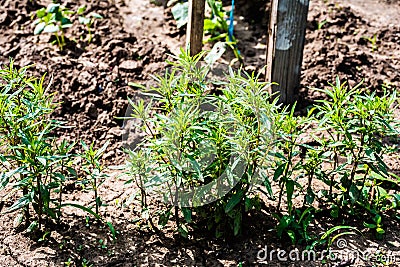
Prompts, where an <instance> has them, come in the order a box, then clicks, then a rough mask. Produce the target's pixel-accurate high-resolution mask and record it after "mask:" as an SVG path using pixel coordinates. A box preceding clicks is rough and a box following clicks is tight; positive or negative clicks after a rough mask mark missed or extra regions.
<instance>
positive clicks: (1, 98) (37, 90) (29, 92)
mask: <svg viewBox="0 0 400 267" xmlns="http://www.w3.org/2000/svg"><path fill="white" fill-rule="evenodd" d="M27 69H28V67H24V68H21V69H19V70H18V69H16V68H14V64H13V61H11V62H10V64H9V65H8V66H6V67H5V68H3V69H1V70H0V81H1V84H0V162H1V166H2V167H1V176H0V190H6V192H8V194H7V195H6V199H8V198H16V197H18V195H20V194H22V196H20V197H19V199H18V200H17V201H16V202H15V203H14V204H13V205H12V206H11V207H9V208H8V209H7V211H6V212H13V211H17V210H21V209H22V210H23V211H24V213H23V214H20V215H18V216H16V218H15V226H19V225H21V223H22V222H23V221H25V222H26V223H27V224H28V225H29V223H30V225H29V227H28V231H34V230H36V229H40V228H41V227H42V225H43V217H44V216H47V217H48V218H51V219H59V218H60V216H61V210H60V205H61V202H62V191H63V185H64V183H65V182H66V181H67V180H69V179H70V178H71V177H74V176H75V175H76V172H75V170H74V169H73V168H72V159H73V155H72V154H71V150H72V148H73V146H74V144H68V143H67V142H66V141H62V142H61V143H58V142H56V139H54V138H53V137H52V135H51V132H52V131H53V130H54V129H56V128H57V127H60V126H61V125H62V123H61V122H59V121H57V120H54V119H51V118H50V114H51V113H52V112H53V111H54V109H55V107H56V104H54V103H53V94H49V93H48V89H49V87H45V86H44V76H43V77H42V78H41V79H36V78H31V77H26V71H27ZM49 86H50V84H49ZM4 200H5V199H3V201H4ZM30 207H32V208H33V210H34V212H35V214H36V216H35V217H32V218H31V217H30V212H29V208H30Z"/></svg>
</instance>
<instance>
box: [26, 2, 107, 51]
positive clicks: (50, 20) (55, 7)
mask: <svg viewBox="0 0 400 267" xmlns="http://www.w3.org/2000/svg"><path fill="white" fill-rule="evenodd" d="M85 12H86V6H85V5H83V6H80V7H78V9H77V10H76V12H75V11H73V10H69V9H68V8H66V7H64V6H62V5H61V4H56V3H51V4H49V5H48V6H47V8H41V9H39V10H37V11H36V18H37V19H36V20H35V21H34V22H33V24H34V25H35V30H34V34H35V35H36V34H41V33H52V34H54V36H55V37H56V41H55V42H56V43H57V45H58V47H59V48H60V50H63V48H64V46H65V45H66V42H65V31H66V30H67V29H68V28H71V27H72V26H73V21H74V20H73V19H74V18H75V17H76V15H77V16H78V21H79V23H80V24H82V25H85V27H86V30H87V31H88V34H89V37H88V43H90V42H91V41H92V38H93V36H92V26H93V23H94V22H95V20H96V19H102V18H103V16H101V15H100V14H97V13H95V12H90V13H89V14H87V15H85Z"/></svg>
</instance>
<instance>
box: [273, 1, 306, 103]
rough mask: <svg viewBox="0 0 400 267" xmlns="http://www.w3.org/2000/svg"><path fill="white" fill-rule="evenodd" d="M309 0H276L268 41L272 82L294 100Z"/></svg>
mask: <svg viewBox="0 0 400 267" xmlns="http://www.w3.org/2000/svg"><path fill="white" fill-rule="evenodd" d="M309 4H310V1H309V0H272V4H271V16H270V23H269V29H268V35H269V36H268V43H267V73H266V78H267V81H268V82H276V83H278V84H279V85H274V86H272V91H273V92H279V94H280V102H282V103H286V104H291V103H293V102H294V101H295V100H296V99H295V96H296V93H297V90H298V88H299V85H300V75H301V64H302V61H303V49H304V40H305V30H306V25H307V14H308V7H309Z"/></svg>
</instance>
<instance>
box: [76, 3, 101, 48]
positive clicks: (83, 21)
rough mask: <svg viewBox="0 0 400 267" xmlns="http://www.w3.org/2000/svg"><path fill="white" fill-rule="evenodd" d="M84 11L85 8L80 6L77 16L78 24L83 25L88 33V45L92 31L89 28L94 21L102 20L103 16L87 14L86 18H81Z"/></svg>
mask: <svg viewBox="0 0 400 267" xmlns="http://www.w3.org/2000/svg"><path fill="white" fill-rule="evenodd" d="M85 11H86V6H84V5H83V6H80V7H79V8H78V11H77V14H78V15H79V17H78V20H79V23H80V24H83V25H85V26H86V28H87V30H88V33H89V40H88V42H89V43H90V42H91V41H92V31H91V27H92V25H93V23H94V21H95V19H103V16H102V15H100V14H97V13H95V12H91V13H89V15H87V16H83V13H84V12H85Z"/></svg>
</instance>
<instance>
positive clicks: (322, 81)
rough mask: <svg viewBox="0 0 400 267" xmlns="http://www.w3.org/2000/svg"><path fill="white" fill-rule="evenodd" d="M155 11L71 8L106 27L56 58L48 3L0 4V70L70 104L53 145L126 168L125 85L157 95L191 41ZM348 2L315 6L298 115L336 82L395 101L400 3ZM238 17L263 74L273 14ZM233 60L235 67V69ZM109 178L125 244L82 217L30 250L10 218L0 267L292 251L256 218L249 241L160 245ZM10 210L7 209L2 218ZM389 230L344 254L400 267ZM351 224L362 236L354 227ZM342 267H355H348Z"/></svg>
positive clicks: (112, 208) (242, 37) (74, 194)
mask: <svg viewBox="0 0 400 267" xmlns="http://www.w3.org/2000/svg"><path fill="white" fill-rule="evenodd" d="M78 2H79V3H78ZM149 2H150V1H148V0H131V1H123V0H115V1H83V0H80V1H65V2H63V3H64V4H65V5H66V6H67V7H69V8H76V7H77V6H79V5H81V4H85V5H87V6H88V10H89V11H94V12H96V13H99V14H101V15H102V16H103V17H104V19H102V20H97V21H96V22H95V25H94V33H93V40H92V42H91V43H90V44H88V43H87V42H86V41H84V40H85V38H87V36H86V32H85V31H83V30H82V28H75V27H73V28H72V29H70V31H68V34H67V37H68V38H67V44H66V47H65V48H64V50H63V51H59V49H58V48H57V47H56V46H54V45H51V44H49V38H50V36H49V35H33V29H34V26H33V25H32V21H31V19H30V16H31V14H32V12H34V11H36V10H37V9H39V8H40V7H42V6H41V4H42V5H43V6H45V5H47V4H48V2H46V1H10V0H2V1H0V3H1V9H0V11H1V13H0V62H2V63H3V64H5V63H8V60H9V57H12V58H13V59H14V60H15V64H16V65H17V66H20V67H22V66H26V65H30V64H34V66H33V67H32V68H31V69H30V73H31V74H33V75H36V76H40V75H42V74H44V73H48V75H47V78H46V81H47V82H48V81H50V78H51V77H52V78H53V82H52V85H51V87H50V88H51V89H50V90H51V91H52V92H56V98H55V99H56V101H59V102H62V105H61V107H60V108H58V109H57V110H56V113H55V115H54V118H57V119H60V120H63V121H66V122H67V125H69V126H72V128H67V129H61V130H58V131H57V133H56V135H58V136H63V137H66V138H68V139H70V140H77V139H83V140H85V141H86V142H88V143H91V142H92V141H97V146H98V147H100V146H101V145H103V144H104V143H105V142H106V141H107V140H108V141H110V142H111V144H110V146H109V147H108V149H107V151H106V152H105V157H104V158H105V164H106V165H107V166H113V165H118V164H122V163H123V162H124V159H125V155H124V153H123V151H122V147H123V142H122V139H123V133H124V129H123V128H122V127H123V124H124V122H123V120H120V119H117V117H122V116H124V115H125V113H126V111H127V108H128V101H127V98H128V97H129V98H133V99H138V98H139V97H140V94H139V93H140V89H138V88H136V87H131V86H129V84H128V83H129V82H135V83H138V84H143V85H145V86H147V85H149V84H150V83H151V78H150V75H152V74H159V73H163V71H164V70H165V68H166V66H167V64H166V63H165V60H166V59H169V56H168V54H169V53H177V52H178V51H179V47H180V46H183V45H184V31H183V30H181V31H180V30H177V29H176V27H175V22H174V21H173V19H172V15H171V13H170V9H166V10H164V9H163V7H160V6H155V5H153V4H150V3H149ZM259 2H262V1H259ZM349 2H350V3H347V1H315V2H314V1H312V3H311V10H310V13H309V21H308V26H307V37H306V38H307V40H306V45H305V51H304V60H303V70H304V71H303V75H302V80H301V88H300V94H299V97H298V99H299V105H298V106H299V108H298V113H299V114H302V113H304V110H305V108H306V107H307V106H308V105H309V104H310V103H312V102H313V101H314V100H316V99H321V98H323V96H322V95H321V93H319V92H317V91H313V90H310V89H309V88H313V87H317V88H322V87H325V86H327V85H328V82H334V80H335V77H336V75H338V76H339V77H340V78H341V79H342V80H347V81H348V82H349V84H350V85H355V84H357V83H358V82H360V81H361V80H362V79H364V86H365V88H366V91H369V92H372V91H376V92H378V93H382V88H383V87H382V86H384V87H386V88H387V89H388V90H396V89H397V88H399V87H400V26H399V25H400V15H399V14H400V8H399V6H398V5H397V3H396V2H395V1H378V0H376V1H372V0H370V2H371V5H374V6H375V7H376V8H375V9H373V8H368V9H366V8H363V6H362V5H360V3H359V2H363V1H349ZM383 2H384V3H383ZM378 7H379V8H380V9H379V12H377V10H378V9H377V8H378ZM237 9H238V13H239V14H237V18H238V25H237V26H236V32H235V34H236V37H237V38H238V40H239V44H238V49H239V50H240V51H241V52H242V54H243V55H244V61H245V66H246V69H247V70H258V69H259V68H261V67H263V65H264V62H265V49H266V48H265V45H264V44H265V43H266V32H265V29H267V27H266V23H267V21H266V12H267V10H268V8H267V5H265V4H259V6H257V5H254V6H249V5H248V4H246V1H239V3H238V8H237ZM393 10H396V12H394V13H393ZM393 14H397V15H395V16H393ZM388 16H390V17H388ZM374 36H376V41H374ZM81 37H82V38H83V40H81V39H80V38H81ZM225 60H226V61H227V62H229V61H230V60H231V58H229V56H228V58H225ZM396 113H397V114H398V111H396ZM387 164H388V166H389V167H390V168H391V171H393V172H395V173H397V174H399V161H398V157H393V158H390V159H389V160H388V162H387ZM109 172H110V173H111V174H110V175H111V178H109V179H108V180H107V181H106V182H105V184H104V185H103V186H102V187H101V188H100V194H101V195H102V196H103V202H105V203H108V206H105V207H102V210H101V212H102V213H103V215H104V217H106V218H107V220H109V221H112V222H113V224H114V227H115V228H116V230H117V231H118V233H119V234H118V239H117V240H116V242H115V243H113V242H112V238H111V237H110V233H109V230H108V228H106V227H104V226H102V225H100V224H97V223H96V222H92V221H89V222H87V221H86V220H85V218H86V217H85V216H86V214H84V213H83V212H80V211H77V210H76V209H70V208H68V209H65V215H64V217H63V219H62V223H61V224H60V225H54V226H52V227H53V228H54V229H55V230H54V231H53V232H52V233H51V238H48V239H46V240H45V241H44V242H39V243H37V241H36V240H37V239H38V237H36V239H35V238H33V239H32V238H31V237H29V235H27V234H26V233H23V232H17V231H15V230H11V229H13V226H12V225H13V218H14V214H5V215H2V216H1V217H0V236H1V237H0V266H64V265H67V264H66V262H68V261H69V259H70V262H71V266H84V265H83V264H84V263H85V262H89V263H90V264H93V266H158V265H162V266H171V265H184V266H238V264H240V263H242V264H243V266H254V265H257V264H259V263H258V261H257V254H258V252H259V251H260V250H261V249H263V248H264V247H265V246H268V249H271V250H272V249H278V248H280V249H287V251H288V250H289V248H292V247H290V246H289V245H288V244H290V241H288V240H283V241H282V240H280V239H278V238H277V237H276V234H275V233H274V232H273V231H272V229H274V227H275V224H276V222H275V221H274V220H273V219H272V217H271V215H270V213H268V214H267V212H266V211H264V212H254V213H252V214H251V215H250V216H249V217H248V218H246V219H244V225H245V228H244V231H243V235H242V236H241V237H238V238H231V239H227V240H218V239H215V238H214V237H213V236H203V237H201V238H200V239H193V240H191V239H189V240H185V239H179V238H177V236H176V234H175V232H174V231H173V230H172V228H169V227H167V228H166V230H165V236H164V237H163V238H161V237H159V236H157V235H154V234H153V233H151V232H150V231H149V229H147V228H146V227H141V225H140V223H138V221H137V218H138V217H140V212H139V208H138V207H135V206H129V205H128V206H124V205H122V204H121V203H123V202H124V201H126V200H127V199H129V196H130V193H131V192H132V188H129V187H127V186H126V185H124V182H125V180H126V179H127V178H126V177H125V176H122V177H119V176H118V175H119V174H120V173H121V172H120V171H111V170H109ZM0 196H2V195H0ZM67 199H68V200H69V201H78V200H79V202H80V203H85V204H88V203H89V202H90V197H88V195H87V194H86V193H84V192H82V190H80V189H78V188H76V187H72V188H68V196H67ZM11 204H12V201H11V200H10V201H9V202H7V203H6V206H8V205H11ZM77 215H79V216H77ZM387 219H388V220H389V221H386V225H387V226H388V227H387V228H386V235H385V237H384V239H383V240H382V241H377V240H375V239H374V237H373V235H372V234H370V233H364V236H363V237H362V238H353V237H352V236H347V237H346V240H347V242H348V245H349V246H350V245H353V246H355V247H356V248H358V249H359V250H360V251H369V252H370V253H372V254H374V253H375V252H376V251H377V250H382V253H383V254H385V253H390V251H393V253H394V254H396V255H397V259H398V262H400V254H399V253H400V252H399V250H400V239H399V237H398V231H399V229H400V228H399V224H398V222H397V221H394V220H391V219H390V218H387ZM338 223H340V222H338V221H329V220H328V221H327V220H326V219H318V218H317V219H316V222H315V224H314V225H312V227H311V228H312V231H315V232H317V233H323V231H324V230H326V229H327V228H329V227H330V226H332V225H336V224H338ZM351 223H352V225H354V226H360V224H361V225H362V222H361V223H360V222H357V221H354V222H351ZM288 242H289V243H288ZM273 262H274V263H276V264H280V265H277V266H300V265H301V264H302V265H303V266H320V265H318V264H320V263H318V262H313V263H310V262H296V261H292V262H279V261H277V260H276V258H275V259H274V260H273ZM398 262H397V264H398ZM337 263H338V264H342V265H337V266H350V264H351V263H350V262H346V261H340V260H339V261H337ZM346 264H347V265H346ZM361 264H363V263H361ZM365 264H366V263H365ZM393 266H396V263H394V265H393Z"/></svg>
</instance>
